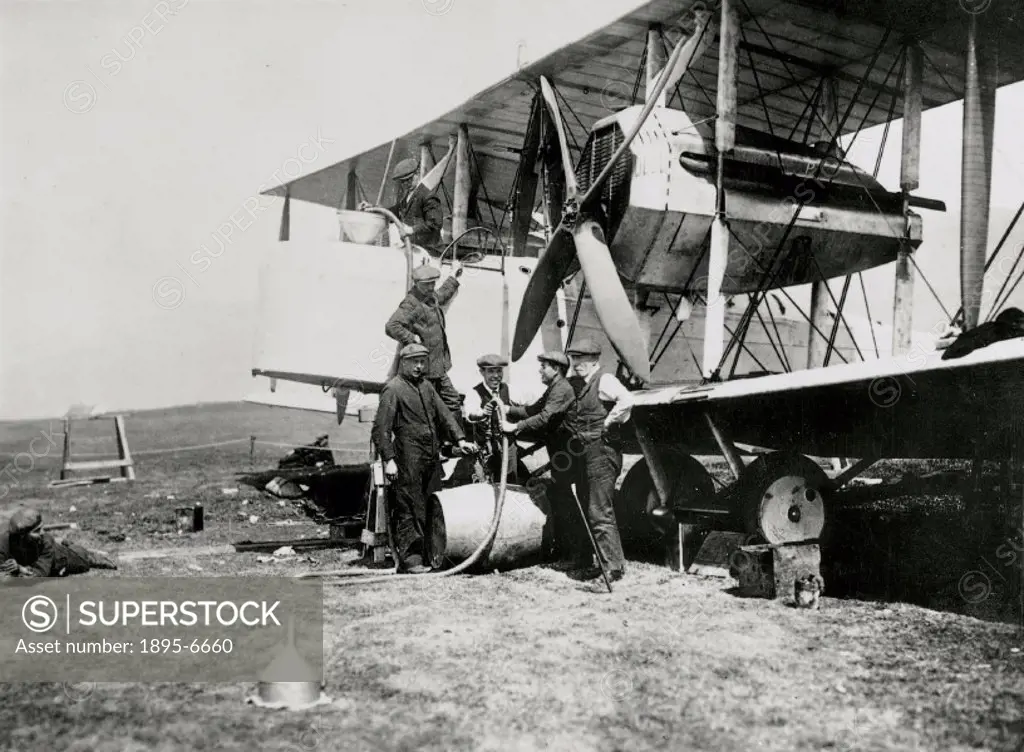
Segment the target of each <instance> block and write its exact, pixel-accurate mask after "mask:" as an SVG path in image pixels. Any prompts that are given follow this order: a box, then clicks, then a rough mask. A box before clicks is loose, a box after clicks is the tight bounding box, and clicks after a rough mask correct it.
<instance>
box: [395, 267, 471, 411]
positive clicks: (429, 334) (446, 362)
mask: <svg viewBox="0 0 1024 752" xmlns="http://www.w3.org/2000/svg"><path fill="white" fill-rule="evenodd" d="M453 266H454V265H453ZM455 268H456V271H455V274H454V275H453V276H451V277H448V279H446V280H445V281H444V282H443V283H442V284H441V286H440V287H439V288H437V289H435V287H436V285H437V280H438V278H439V277H440V276H441V272H440V271H438V269H437V267H435V266H432V265H430V264H423V265H421V266H417V267H416V268H415V269H414V270H413V272H412V281H413V286H412V289H411V290H409V292H408V293H407V294H406V296H405V298H404V299H403V300H402V302H401V303H400V304H399V305H398V308H397V309H396V310H395V312H394V313H393V314H391V318H390V319H388V322H387V324H385V325H384V333H385V334H386V335H387V336H389V337H390V338H391V339H393V340H396V341H397V342H398V343H399V346H401V347H405V346H407V345H411V344H420V345H423V346H424V347H425V348H426V349H427V365H426V373H425V377H426V379H427V380H428V381H429V382H430V384H431V386H433V387H434V390H435V391H436V392H437V393H438V395H439V396H440V397H441V399H442V400H443V401H444V404H445V405H446V406H447V407H448V410H449V411H450V412H451V414H452V415H453V416H454V417H455V419H456V421H458V422H461V419H462V395H461V394H459V392H458V390H457V389H456V388H455V385H454V384H452V380H451V379H450V378H448V371H450V370H451V367H452V355H451V351H450V350H449V348H448V333H447V332H446V331H445V318H444V309H443V306H445V305H446V304H447V303H448V301H450V300H451V299H452V298H453V297H455V293H456V292H457V291H458V289H459V280H458V277H459V276H460V275H461V273H462V269H461V267H455Z"/></svg>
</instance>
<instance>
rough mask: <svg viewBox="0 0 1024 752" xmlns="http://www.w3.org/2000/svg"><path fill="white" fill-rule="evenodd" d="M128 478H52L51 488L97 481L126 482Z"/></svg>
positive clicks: (89, 484) (82, 484)
mask: <svg viewBox="0 0 1024 752" xmlns="http://www.w3.org/2000/svg"><path fill="white" fill-rule="evenodd" d="M127 481H128V478H107V477H96V478H68V479H67V480H51V481H50V483H49V484H48V485H49V487H50V488H70V487H72V486H91V485H94V484H96V483H125V482H127Z"/></svg>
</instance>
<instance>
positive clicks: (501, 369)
mask: <svg viewBox="0 0 1024 752" xmlns="http://www.w3.org/2000/svg"><path fill="white" fill-rule="evenodd" d="M507 365H508V361H507V360H505V359H504V358H503V357H501V356H500V355H493V354H492V355H482V356H480V357H479V358H477V360H476V367H477V368H479V369H480V376H481V377H482V378H483V380H484V384H486V385H487V388H488V389H490V390H491V391H492V392H496V391H498V387H500V386H501V381H502V378H504V376H505V366H507Z"/></svg>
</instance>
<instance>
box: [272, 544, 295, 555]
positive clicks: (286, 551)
mask: <svg viewBox="0 0 1024 752" xmlns="http://www.w3.org/2000/svg"><path fill="white" fill-rule="evenodd" d="M274 556H295V549H294V548H292V547H291V546H281V547H280V548H279V549H277V550H276V551H274Z"/></svg>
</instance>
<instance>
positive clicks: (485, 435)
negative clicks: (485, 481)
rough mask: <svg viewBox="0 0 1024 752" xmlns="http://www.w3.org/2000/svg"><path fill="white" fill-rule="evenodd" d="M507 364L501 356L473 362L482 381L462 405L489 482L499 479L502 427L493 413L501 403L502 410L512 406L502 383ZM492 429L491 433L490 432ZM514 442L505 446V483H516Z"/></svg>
mask: <svg viewBox="0 0 1024 752" xmlns="http://www.w3.org/2000/svg"><path fill="white" fill-rule="evenodd" d="M507 366H508V360H506V359H505V358H503V357H502V356H501V355H495V354H489V355H481V356H480V357H479V358H477V359H476V367H477V368H478V369H480V376H481V378H482V380H481V381H480V383H479V384H477V385H476V386H475V387H473V389H472V391H470V392H469V394H467V395H466V402H465V404H464V405H463V411H464V417H465V419H466V421H467V422H468V423H469V426H470V430H471V431H472V435H473V442H474V443H475V444H476V445H477V446H479V447H481V448H482V449H483V450H484V454H486V457H483V458H482V459H483V461H484V462H483V464H484V465H485V467H484V469H485V470H486V475H487V476H488V478H489V480H491V481H492V482H497V481H498V480H500V479H501V445H500V439H501V427H500V426H498V425H496V424H494V423H493V422H492V421H494V420H496V418H495V416H494V409H495V406H496V405H497V403H499V402H500V403H501V404H502V406H503V407H504V408H505V409H508V408H509V407H511V406H512V405H513V402H512V399H511V396H510V394H509V390H508V384H506V383H505V382H504V380H503V379H504V375H505V368H506V367H507ZM492 429H493V430H492ZM516 449H517V447H516V442H515V440H514V439H513V440H511V441H509V443H508V453H509V457H508V482H509V483H518V482H519V473H518V469H519V468H518V464H519V457H518V452H517V451H516Z"/></svg>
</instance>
